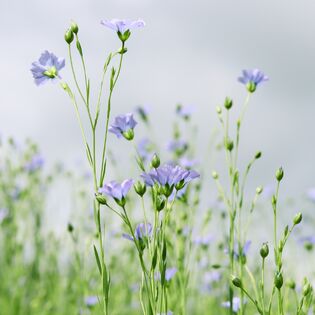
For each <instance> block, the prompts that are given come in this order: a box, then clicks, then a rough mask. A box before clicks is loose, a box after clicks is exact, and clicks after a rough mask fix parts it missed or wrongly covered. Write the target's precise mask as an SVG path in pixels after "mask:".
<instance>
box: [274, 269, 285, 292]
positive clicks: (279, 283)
mask: <svg viewBox="0 0 315 315" xmlns="http://www.w3.org/2000/svg"><path fill="white" fill-rule="evenodd" d="M274 284H275V287H276V288H277V289H278V290H280V289H281V288H282V285H283V276H282V273H281V272H276V274H275V279H274Z"/></svg>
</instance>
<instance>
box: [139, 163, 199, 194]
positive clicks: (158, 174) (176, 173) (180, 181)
mask: <svg viewBox="0 0 315 315" xmlns="http://www.w3.org/2000/svg"><path fill="white" fill-rule="evenodd" d="M199 176H200V175H199V174H198V173H197V172H196V171H193V170H186V169H184V168H182V167H181V166H179V165H172V164H164V165H161V166H159V167H158V168H154V169H152V170H150V172H149V173H143V174H142V175H141V177H142V178H143V179H144V181H145V183H146V184H147V185H148V186H153V185H154V183H157V184H159V185H160V186H162V187H168V188H170V189H169V192H170V193H169V195H168V196H170V195H171V193H172V190H173V188H174V187H175V188H176V190H181V189H183V188H184V186H185V185H186V184H187V183H189V182H190V181H192V180H193V179H195V178H197V177H199Z"/></svg>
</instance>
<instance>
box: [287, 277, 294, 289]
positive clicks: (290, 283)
mask: <svg viewBox="0 0 315 315" xmlns="http://www.w3.org/2000/svg"><path fill="white" fill-rule="evenodd" d="M287 286H288V287H289V288H290V289H292V290H295V287H296V284H295V282H294V280H292V279H289V280H288V282H287Z"/></svg>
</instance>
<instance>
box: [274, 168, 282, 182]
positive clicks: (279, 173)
mask: <svg viewBox="0 0 315 315" xmlns="http://www.w3.org/2000/svg"><path fill="white" fill-rule="evenodd" d="M283 175H284V172H283V168H282V167H280V168H279V169H278V170H277V172H276V179H277V181H278V182H280V181H281V180H282V178H283Z"/></svg>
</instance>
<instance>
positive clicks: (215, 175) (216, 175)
mask: <svg viewBox="0 0 315 315" xmlns="http://www.w3.org/2000/svg"><path fill="white" fill-rule="evenodd" d="M212 177H213V179H218V178H219V174H218V173H217V172H216V171H213V172H212Z"/></svg>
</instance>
